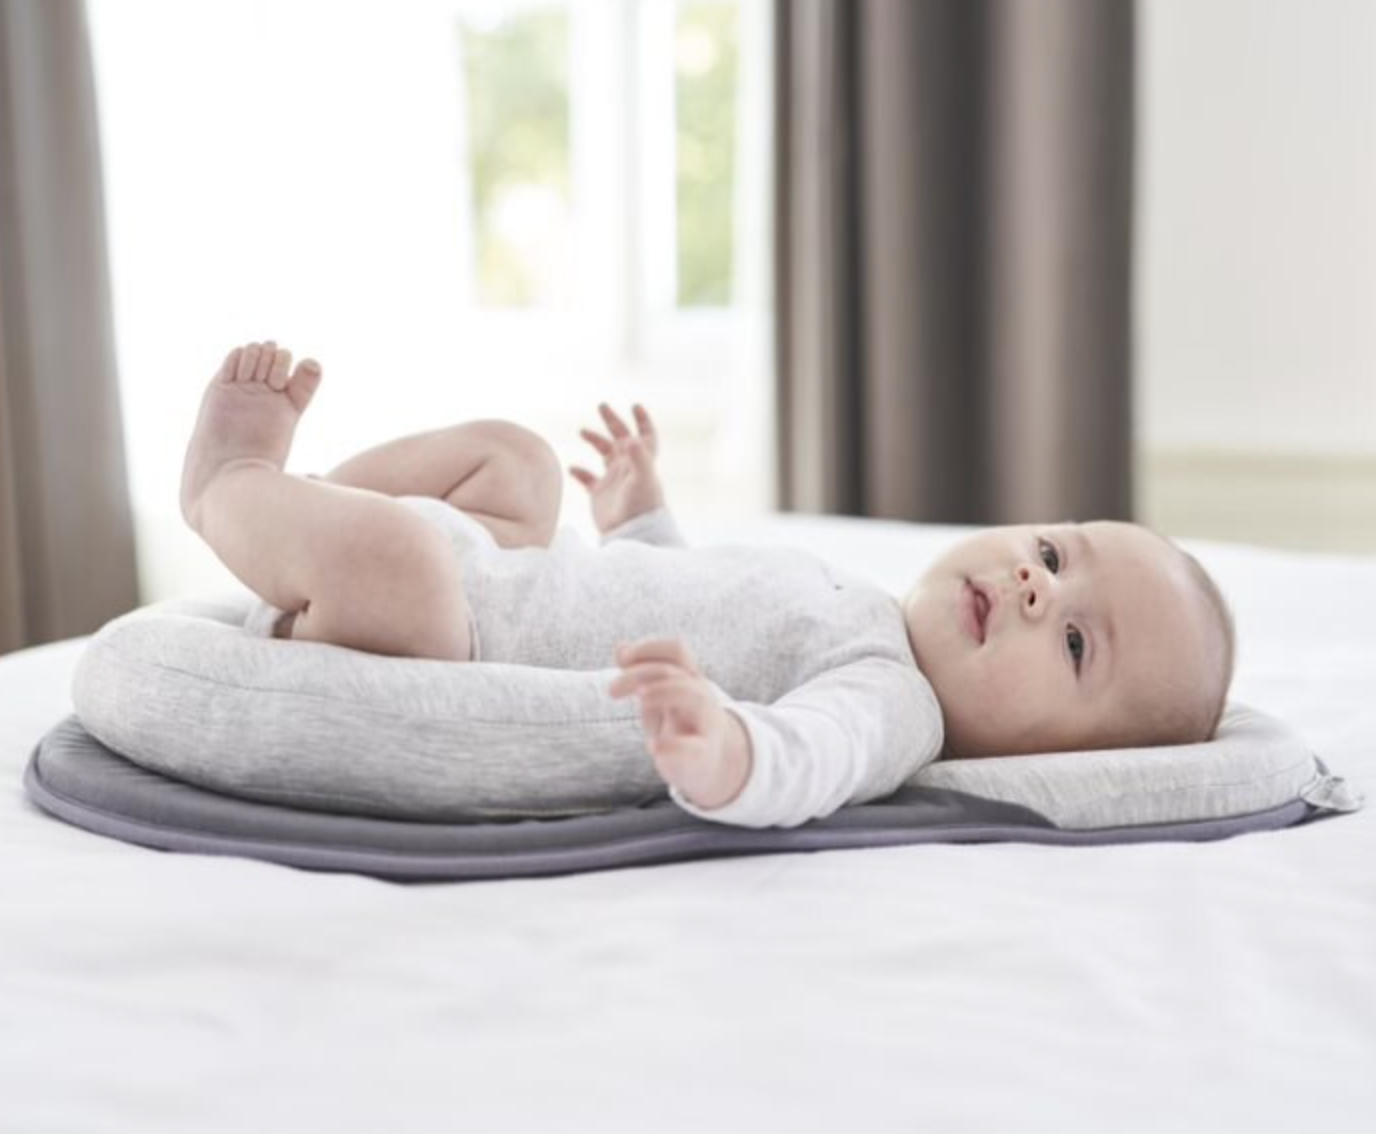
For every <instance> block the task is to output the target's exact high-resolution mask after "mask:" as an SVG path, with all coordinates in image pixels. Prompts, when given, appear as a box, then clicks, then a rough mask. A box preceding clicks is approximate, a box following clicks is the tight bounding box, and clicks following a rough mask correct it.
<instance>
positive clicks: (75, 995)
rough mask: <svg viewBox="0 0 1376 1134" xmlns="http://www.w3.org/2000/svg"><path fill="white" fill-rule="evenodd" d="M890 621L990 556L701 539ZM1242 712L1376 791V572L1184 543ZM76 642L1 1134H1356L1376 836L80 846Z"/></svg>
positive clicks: (13, 896) (1374, 964) (793, 526)
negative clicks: (360, 867) (491, 861)
mask: <svg viewBox="0 0 1376 1134" xmlns="http://www.w3.org/2000/svg"><path fill="white" fill-rule="evenodd" d="M685 526H686V527H688V529H689V532H690V536H694V537H696V538H697V539H699V540H700V541H704V542H705V541H707V540H709V539H714V538H730V539H746V540H762V541H782V542H790V543H793V544H795V545H797V546H802V547H808V548H811V549H813V550H816V551H818V552H820V553H823V554H825V555H827V556H828V557H829V558H830V559H832V560H833V561H835V562H837V563H839V564H841V565H842V566H845V567H849V568H850V569H852V570H854V571H857V572H859V573H862V574H868V575H870V576H871V577H873V578H875V579H876V580H877V581H879V582H881V583H885V584H887V585H889V586H890V587H892V588H894V589H895V590H900V589H901V588H903V587H904V586H905V585H906V583H907V581H908V578H909V576H910V575H911V573H912V571H913V570H914V569H915V566H916V565H917V564H920V563H921V562H923V561H924V560H926V559H927V558H928V557H930V556H931V555H932V554H933V553H935V552H936V551H937V550H938V549H940V548H942V547H944V546H946V544H947V543H948V542H949V541H950V540H951V539H952V538H954V537H955V536H956V535H957V534H958V530H957V529H950V528H931V527H928V528H918V527H915V526H910V525H904V524H890V523H881V522H876V521H858V520H841V519H834V518H833V519H823V518H819V517H773V518H770V519H768V520H766V521H760V522H755V523H751V524H730V523H718V524H715V525H707V524H703V523H696V524H693V523H690V524H688V525H685ZM1187 546H1189V547H1191V548H1192V549H1193V550H1195V551H1196V552H1198V553H1199V554H1200V555H1201V558H1203V559H1204V560H1205V562H1206V563H1207V564H1208V565H1209V566H1210V567H1211V568H1213V569H1214V570H1215V572H1216V574H1217V575H1218V577H1219V579H1220V581H1221V582H1222V584H1223V586H1224V588H1225V590H1226V591H1227V592H1228V593H1229V594H1230V596H1231V597H1232V600H1233V605H1234V607H1235V609H1236V612H1237V617H1238V622H1239V626H1240V630H1241V639H1242V640H1241V658H1240V665H1239V672H1238V682H1237V685H1236V687H1235V695H1236V696H1237V698H1238V699H1240V700H1243V701H1246V702H1248V703H1251V704H1254V705H1256V706H1258V707H1260V708H1263V709H1265V710H1267V711H1270V712H1273V713H1275V714H1277V715H1279V716H1281V717H1283V718H1285V719H1287V720H1289V721H1290V722H1291V723H1292V724H1294V725H1295V726H1296V727H1297V728H1298V729H1299V730H1300V731H1301V733H1302V734H1304V735H1305V736H1306V737H1307V738H1308V739H1309V740H1310V742H1311V743H1312V744H1313V746H1314V747H1315V749H1316V751H1318V752H1319V754H1320V755H1321V756H1322V757H1323V758H1324V759H1325V760H1326V761H1328V762H1329V764H1330V766H1331V767H1332V768H1333V769H1334V770H1335V771H1337V772H1338V773H1340V774H1342V775H1345V776H1347V777H1349V778H1350V779H1352V780H1354V781H1356V782H1357V783H1359V784H1360V785H1362V786H1363V787H1365V788H1366V790H1367V792H1368V794H1371V790H1372V786H1373V785H1376V559H1369V558H1368V559H1363V558H1339V557H1333V556H1306V555H1296V554H1286V553H1280V552H1274V551H1263V550H1259V549H1253V548H1246V547H1238V546H1225V545H1213V544H1203V543H1189V544H1187ZM80 649H81V642H80V641H73V642H67V643H60V644H56V645H53V646H48V647H43V648H40V649H37V650H31V651H27V652H24V653H21V654H16V655H11V656H9V657H6V658H3V659H0V767H2V769H3V783H4V787H3V790H0V1130H3V1131H15V1132H18V1131H24V1132H26V1134H27V1132H37V1131H81V1132H83V1134H96V1132H103V1131H109V1132H120V1134H123V1132H129V1134H157V1132H162V1131H168V1132H173V1131H175V1132H177V1134H188V1132H193V1131H242V1130H254V1131H264V1132H268V1131H278V1130H280V1131H291V1132H293V1134H312V1132H316V1131H318V1132H320V1134H348V1132H351V1131H387V1132H389V1134H395V1132H404V1131H438V1130H522V1131H536V1130H564V1131H584V1130H586V1131H635V1132H637V1134H645V1132H650V1131H688V1130H747V1129H748V1130H780V1131H782V1130H788V1131H807V1130H875V1131H881V1130H942V1131H995V1130H1014V1129H1016V1130H1019V1131H1055V1132H1056V1134H1073V1132H1076V1131H1084V1132H1086V1134H1101V1132H1102V1131H1104V1130H1113V1131H1167V1130H1170V1131H1181V1130H1209V1131H1217V1132H1222V1131H1251V1132H1257V1131H1287V1132H1288V1131H1293V1130H1296V1129H1312V1130H1323V1131H1326V1132H1330V1134H1332V1132H1340V1131H1353V1132H1356V1131H1359V1130H1367V1129H1370V1128H1371V1126H1372V1124H1373V1123H1376V866H1374V865H1373V864H1376V809H1368V810H1366V811H1363V812H1361V813H1358V814H1355V815H1350V816H1344V817H1340V818H1336V819H1332V820H1328V821H1324V822H1320V823H1316V824H1313V825H1309V826H1305V827H1300V828H1295V829H1291V830H1287V831H1282V832H1277V833H1273V834H1258V835H1250V836H1245V837H1241V838H1237V839H1233V840H1230V841H1226V842H1221V843H1214V844H1202V845H1171V844H1164V845H1139V846H1118V847H1101V848H1057V847H1046V846H1028V845H1014V844H1003V845H992V846H922V847H909V848H897V849H880V850H861V851H840V852H827V853H821V854H814V855H805V854H792V855H774V856H763V857H750V858H741V859H735V860H726V861H710V862H697V863H684V864H678V865H672V866H658V867H649V868H642V869H633V870H623V871H613V872H605V873H597V874H586V875H579V876H572V877H566V878H555V879H538V880H518V881H503V882H480V883H456V884H427V885H397V884H391V883H386V882H380V881H375V880H371V879H368V878H363V877H358V876H351V875H327V874H311V873H307V872H302V871H296V870H291V869H287V868H284V867H278V866H273V865H268V864H263V863H257V862H251V861H246V860H237V859H229V858H213V857H199V856H185V855H173V854H163V853H159V852H155V851H149V850H144V849H141V848H138V847H133V846H127V845H124V844H121V843H118V842H114V841H110V840H106V839H102V838H99V837H97V836H94V835H91V834H88V833H86V832H84V831H80V830H77V829H74V828H71V827H68V826H65V825H64V824H62V823H60V822H58V821H56V820H53V819H51V818H49V817H47V816H46V815H44V814H42V813H41V812H39V811H38V810H36V809H35V808H34V807H33V806H32V805H30V804H29V803H28V802H27V800H26V799H25V798H24V797H23V795H22V790H21V786H20V776H21V771H22V768H23V765H24V763H25V761H26V759H27V757H28V754H29V752H30V750H31V748H32V746H33V745H34V743H35V742H36V741H37V740H38V738H39V737H40V736H41V735H42V733H43V732H44V731H46V729H47V728H48V727H50V726H51V725H52V724H53V723H54V722H55V721H56V720H58V719H59V718H60V717H62V716H64V715H65V714H66V713H67V712H69V711H70V699H69V694H68V684H69V679H70V674H71V670H72V666H73V664H74V662H75V660H76V658H77V656H78V654H79V652H80Z"/></svg>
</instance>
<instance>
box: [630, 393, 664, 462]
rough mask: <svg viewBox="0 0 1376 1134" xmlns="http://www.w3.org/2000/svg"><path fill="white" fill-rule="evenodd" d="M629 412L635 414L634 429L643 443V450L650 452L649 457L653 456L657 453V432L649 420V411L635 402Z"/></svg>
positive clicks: (652, 422)
mask: <svg viewBox="0 0 1376 1134" xmlns="http://www.w3.org/2000/svg"><path fill="white" fill-rule="evenodd" d="M631 412H632V413H633V414H635V428H636V431H637V432H638V433H639V434H640V439H641V440H642V441H644V442H645V448H647V449H648V450H649V451H650V456H652V457H653V456H655V455H656V454H657V453H658V452H659V430H658V429H656V428H655V423H654V421H653V420H652V419H651V418H650V411H649V410H647V409H646V408H645V407H644V406H642V405H641V404H640V403H639V402H636V404H635V405H633V406H632V407H631Z"/></svg>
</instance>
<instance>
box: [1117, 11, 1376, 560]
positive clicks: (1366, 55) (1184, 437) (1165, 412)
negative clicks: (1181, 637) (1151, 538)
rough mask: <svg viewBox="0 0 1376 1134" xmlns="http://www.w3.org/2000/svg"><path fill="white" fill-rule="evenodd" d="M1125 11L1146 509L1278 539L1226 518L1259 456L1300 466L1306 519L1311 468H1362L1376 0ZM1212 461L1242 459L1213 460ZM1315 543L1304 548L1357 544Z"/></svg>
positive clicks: (1373, 420)
mask: <svg viewBox="0 0 1376 1134" xmlns="http://www.w3.org/2000/svg"><path fill="white" fill-rule="evenodd" d="M1138 11H1139V19H1140V22H1139V44H1140V51H1141V55H1140V70H1139V79H1138V82H1139V87H1138V92H1139V97H1138V106H1139V134H1138V166H1137V173H1138V181H1137V191H1138V231H1137V252H1138V260H1137V269H1138V276H1137V279H1136V289H1137V309H1136V311H1137V323H1136V349H1137V357H1136V374H1137V390H1138V402H1137V411H1138V412H1137V417H1138V429H1139V444H1140V457H1141V460H1142V464H1141V466H1140V469H1141V479H1142V484H1141V489H1142V502H1143V504H1144V508H1143V510H1144V511H1145V512H1146V513H1147V515H1146V517H1145V518H1147V519H1148V520H1153V519H1154V520H1156V521H1158V522H1162V521H1163V520H1164V521H1166V522H1167V526H1170V525H1171V524H1172V523H1173V525H1174V526H1175V527H1176V528H1177V529H1179V528H1182V527H1184V528H1191V529H1193V530H1194V534H1202V535H1221V536H1237V537H1240V538H1257V539H1265V540H1267V541H1268V542H1281V543H1286V542H1289V543H1293V542H1297V540H1296V538H1295V533H1294V532H1293V531H1290V532H1287V531H1282V530H1277V531H1274V532H1266V531H1260V530H1252V529H1246V530H1238V529H1237V526H1236V523H1235V522H1233V521H1230V519H1229V517H1230V516H1232V515H1233V514H1234V513H1235V512H1236V509H1237V503H1236V494H1237V492H1238V491H1243V490H1245V488H1246V482H1248V481H1254V482H1259V481H1260V480H1261V479H1264V478H1261V477H1258V476H1257V475H1256V469H1257V468H1259V467H1263V466H1259V465H1258V464H1257V462H1258V461H1259V460H1260V461H1263V462H1265V461H1268V460H1269V461H1270V462H1271V465H1270V467H1271V469H1272V472H1273V473H1275V474H1276V475H1280V476H1282V477H1287V476H1288V477H1291V478H1292V479H1293V478H1294V477H1299V478H1300V479H1305V478H1311V479H1312V478H1314V477H1315V476H1317V479H1315V480H1314V481H1313V485H1312V487H1311V489H1309V490H1301V491H1300V492H1299V495H1298V497H1297V499H1296V506H1297V507H1299V508H1301V509H1302V510H1308V511H1311V512H1312V510H1313V506H1315V505H1316V504H1319V503H1321V500H1308V502H1307V503H1306V499H1307V495H1306V494H1307V492H1311V491H1312V492H1313V493H1318V494H1319V495H1320V496H1322V495H1323V493H1325V492H1326V491H1327V489H1325V488H1324V486H1323V477H1322V476H1321V475H1318V473H1316V470H1320V469H1330V470H1332V469H1338V470H1340V472H1341V478H1342V479H1343V481H1344V483H1347V484H1349V485H1350V484H1351V483H1352V482H1353V478H1354V477H1355V478H1356V479H1357V480H1358V481H1362V480H1364V479H1365V478H1367V477H1368V475H1369V476H1370V477H1372V478H1376V3H1372V2H1371V0H1200V2H1194V3H1191V2H1187V0H1142V2H1141V3H1140V4H1139V8H1138ZM1229 454H1231V455H1233V456H1236V457H1237V458H1238V459H1239V460H1241V461H1242V462H1243V463H1242V464H1239V465H1236V466H1235V467H1231V468H1230V467H1229V466H1228V461H1227V457H1228V455H1229ZM1206 457H1207V460H1205V459H1204V458H1206ZM1220 469H1222V470H1223V471H1222V472H1221V473H1220V472H1219V470H1220ZM1249 469H1250V470H1251V472H1248V471H1247V470H1249ZM1287 469H1288V470H1290V471H1289V472H1288V473H1287V472H1285V471H1284V470H1287ZM1210 470H1213V471H1210ZM1220 477H1221V480H1220ZM1223 482H1226V485H1225V484H1224V483H1223ZM1365 491H1366V490H1360V489H1359V490H1358V496H1359V497H1361V498H1365V497H1364V493H1365ZM1371 500H1372V502H1373V503H1372V507H1373V508H1376V479H1373V483H1372V495H1371ZM1211 501H1212V502H1211ZM1254 511H1255V513H1256V516H1257V517H1261V516H1263V515H1264V512H1265V509H1264V508H1262V507H1260V506H1258V507H1256V508H1255V509H1254ZM1234 518H1235V517H1234ZM1281 522H1283V523H1288V521H1281ZM1335 522H1340V521H1335ZM1182 534H1183V533H1182ZM1331 534H1332V537H1333V538H1332V539H1328V540H1325V539H1324V538H1322V536H1321V533H1320V534H1316V533H1314V532H1310V533H1309V534H1308V535H1307V536H1306V537H1305V539H1306V540H1308V541H1310V542H1313V541H1314V540H1317V541H1318V542H1320V543H1325V542H1326V543H1331V544H1334V545H1337V544H1342V545H1352V543H1353V540H1354V539H1355V538H1357V536H1356V534H1355V533H1353V532H1339V533H1331ZM1300 542H1303V541H1300Z"/></svg>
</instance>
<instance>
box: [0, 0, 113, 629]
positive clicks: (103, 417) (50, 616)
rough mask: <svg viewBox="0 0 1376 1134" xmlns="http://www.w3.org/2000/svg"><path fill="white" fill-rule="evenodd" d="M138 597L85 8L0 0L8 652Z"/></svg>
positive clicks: (109, 613)
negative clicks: (116, 371) (116, 370)
mask: <svg viewBox="0 0 1376 1134" xmlns="http://www.w3.org/2000/svg"><path fill="white" fill-rule="evenodd" d="M137 603H138V583H137V568H136V560H135V549H134V535H133V525H132V520H131V515H130V505H129V491H128V482H127V477H126V472H125V457H124V441H123V432H122V422H121V416H120V407H119V392H118V387H117V382H116V373H115V356H114V335H113V330H112V325H111V309H110V294H109V271H108V262H107V253H106V244H105V221H104V210H103V203H102V185H101V163H100V146H99V138H98V135H97V121H96V108H95V96H94V89H93V76H92V67H91V57H90V45H89V42H88V38H87V28H86V13H85V9H84V7H83V5H82V4H81V2H80V0H0V653H4V652H7V651H10V650H15V649H19V648H21V647H24V646H31V645H36V644H38V643H42V642H48V641H53V640H56V639H60V638H67V637H72V636H75V635H78V634H85V633H89V632H90V631H92V630H95V629H96V628H98V627H99V626H100V625H101V624H102V623H104V622H105V621H107V620H108V619H110V618H112V617H115V616H116V615H118V614H121V613H123V612H124V611H126V610H129V609H131V608H133V607H134V606H136V605H137Z"/></svg>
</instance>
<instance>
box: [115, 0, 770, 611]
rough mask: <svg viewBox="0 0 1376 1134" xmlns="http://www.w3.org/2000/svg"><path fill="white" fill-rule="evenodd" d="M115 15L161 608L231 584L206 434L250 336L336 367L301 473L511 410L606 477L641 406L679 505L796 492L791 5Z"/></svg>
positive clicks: (127, 395) (148, 498) (124, 310)
mask: <svg viewBox="0 0 1376 1134" xmlns="http://www.w3.org/2000/svg"><path fill="white" fill-rule="evenodd" d="M90 14H91V27H92V40H93V48H94V55H95V63H96V75H97V94H98V98H99V103H100V112H101V126H102V145H103V149H104V153H105V158H106V204H107V215H108V218H109V231H110V240H111V260H112V275H113V283H114V289H115V290H114V295H115V317H116V337H117V342H118V347H119V352H120V369H121V376H122V380H123V398H124V409H125V419H126V428H127V432H128V436H129V453H130V465H131V469H130V471H131V480H132V486H133V493H134V503H135V511H136V520H137V523H138V525H139V537H140V556H141V567H142V570H143V574H144V581H145V591H146V597H148V598H150V599H151V598H157V597H161V596H162V595H163V594H167V593H173V592H177V591H183V590H185V589H187V588H188V587H191V586H196V585H207V584H208V583H209V581H210V578H211V577H212V576H213V575H214V573H215V572H216V571H217V570H218V566H217V565H216V564H214V563H213V560H211V559H210V557H209V553H208V552H206V551H204V549H203V548H201V547H200V544H199V542H198V541H196V540H195V537H194V536H191V535H190V533H187V532H184V531H183V530H182V528H181V524H180V520H179V518H178V516H177V505H176V495H177V493H176V482H177V476H178V471H179V467H180V459H181V444H182V442H183V440H184V437H185V435H186V433H187V432H188V431H189V429H190V427H191V423H192V421H193V420H194V416H195V410H196V406H197V404H198V403H199V398H200V390H201V388H202V386H203V383H204V382H205V381H206V380H207V379H208V378H209V375H210V373H211V372H212V371H213V369H214V367H215V365H217V364H218V361H219V358H220V357H222V356H223V354H224V352H225V350H227V349H228V347H229V346H230V345H232V344H233V343H235V342H237V341H242V340H247V339H252V338H260V337H261V338H266V337H275V338H277V339H278V340H279V341H281V342H283V343H285V344H287V345H290V346H292V347H293V348H294V349H297V350H298V351H301V352H305V353H310V354H313V355H315V356H316V357H318V358H320V359H321V360H322V362H323V363H324V365H325V373H326V385H325V387H324V389H323V390H322V394H321V396H320V397H319V398H318V399H317V401H316V403H315V405H314V406H313V407H312V409H311V411H310V414H309V415H308V417H307V418H306V420H305V421H304V422H303V425H302V428H301V430H300V432H299V433H298V437H297V444H296V448H295V449H294V451H293V458H292V461H291V462H290V463H289V465H288V468H289V469H291V470H293V471H301V472H305V471H317V472H318V471H323V470H324V469H326V468H328V467H330V466H332V465H333V464H335V463H337V462H339V461H340V460H342V459H344V458H345V457H346V456H347V455H348V454H349V453H350V452H352V451H354V450H356V449H358V448H362V447H364V446H366V445H370V444H374V443H376V442H377V441H379V440H382V439H384V438H386V437H388V436H392V435H395V434H399V433H404V432H410V431H414V430H418V429H425V428H432V427H434V426H436V425H438V424H444V423H447V422H450V421H455V420H460V419H463V418H468V417H485V416H504V417H511V418H513V419H515V420H518V421H522V422H524V423H526V424H528V425H530V426H531V427H532V428H535V429H537V430H538V431H540V432H541V433H543V434H544V435H545V436H547V437H549V438H550V440H551V441H552V442H553V443H554V444H555V447H556V448H557V449H558V450H559V452H560V455H561V456H562V457H564V458H565V459H566V461H573V460H578V461H580V462H582V461H585V460H586V459H587V458H588V457H589V456H591V455H592V454H591V453H590V452H586V453H585V452H584V449H585V448H586V446H585V445H584V444H583V443H582V442H581V441H579V439H578V436H577V430H578V427H579V426H580V425H587V424H594V423H595V422H596V411H595V407H596V403H597V402H598V401H599V400H601V399H604V398H605V399H607V400H609V401H611V402H612V403H613V404H614V405H618V406H622V407H626V406H628V405H629V403H630V401H632V400H640V401H643V402H645V403H646V404H647V405H648V406H649V407H650V408H651V410H652V412H654V413H655V414H656V417H657V419H658V420H659V421H660V424H661V427H662V430H663V433H664V436H665V450H664V454H663V456H662V458H661V465H662V469H663V473H664V476H665V479H666V482H667V484H668V487H669V490H670V493H671V498H672V499H673V501H674V503H675V504H676V506H677V507H678V508H679V510H680V511H681V512H682V513H684V514H685V515H686V516H688V517H691V515H692V514H693V513H694V512H711V513H736V514H739V513H741V512H751V511H759V510H762V509H765V508H767V507H768V506H769V505H770V503H771V502H772V499H773V485H772V468H773V437H772V429H771V424H770V423H771V421H772V383H771V378H770V355H769V349H768V345H769V318H768V290H767V286H766V283H767V279H768V265H769V257H768V251H769V248H768V243H767V241H768V232H769V217H768V212H767V209H768V204H769V193H768V186H769V177H770V170H769V165H768V154H769V153H770V140H769V128H770V124H769V123H770V112H769V59H768V39H769V36H768V19H769V6H768V2H767V0H414V2H408V3H406V4H391V3H387V2H385V0H359V2H356V3H352V4H347V5H341V4H336V3H330V2H328V0H233V2H230V0H225V2H224V3H222V4H211V3H206V4H198V5H185V4H181V3H179V2H178V0H142V2H141V3H140V4H137V5H130V4H128V3H125V2H123V0H91V3H90ZM150 44H157V45H158V47H157V48H156V49H153V48H151V47H150V46H149V45H150ZM246 60H251V61H252V63H251V65H248V64H246V62H245V61H246ZM169 92H175V97H169ZM566 501H567V504H568V507H567V510H566V513H565V517H564V518H565V522H567V523H570V524H573V525H574V526H580V527H582V528H583V529H584V530H590V524H589V523H588V522H587V520H586V517H585V508H584V505H583V500H582V490H581V489H580V488H579V487H578V486H577V485H576V484H573V483H572V482H570V484H569V490H568V492H567V494H566ZM219 577H220V578H223V576H222V575H220V576H219Z"/></svg>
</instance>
